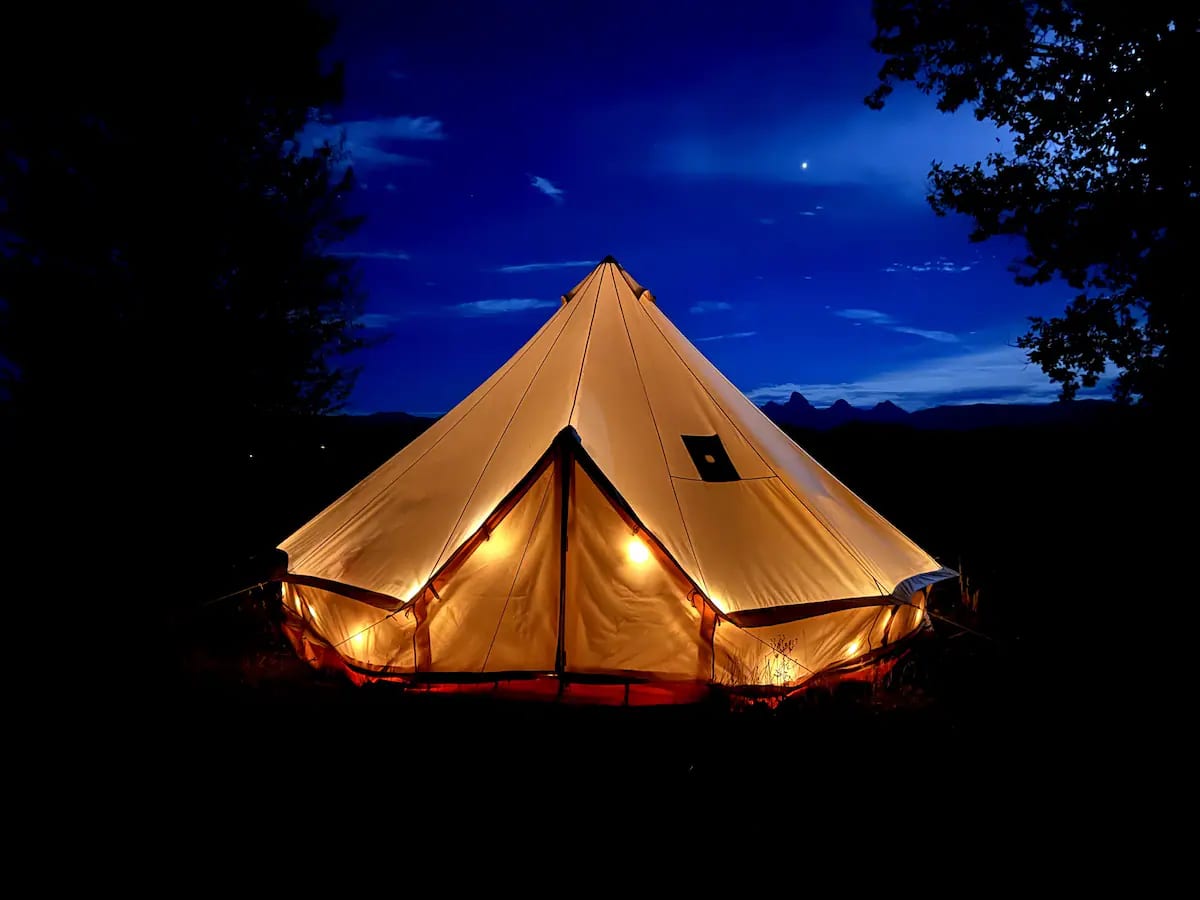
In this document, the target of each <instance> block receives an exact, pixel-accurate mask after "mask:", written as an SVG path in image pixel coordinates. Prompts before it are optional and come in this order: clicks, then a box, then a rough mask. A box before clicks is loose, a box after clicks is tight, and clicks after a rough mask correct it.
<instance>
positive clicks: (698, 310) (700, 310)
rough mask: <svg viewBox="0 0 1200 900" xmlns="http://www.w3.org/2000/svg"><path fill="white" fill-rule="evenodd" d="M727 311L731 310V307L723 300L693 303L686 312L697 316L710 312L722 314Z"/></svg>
mask: <svg viewBox="0 0 1200 900" xmlns="http://www.w3.org/2000/svg"><path fill="white" fill-rule="evenodd" d="M727 309H733V305H732V304H729V303H726V302H725V301H724V300H701V301H700V302H699V303H693V304H692V305H691V307H690V308H689V309H688V312H690V313H693V314H694V315H697V316H699V315H703V314H704V313H710V312H724V311H725V310H727Z"/></svg>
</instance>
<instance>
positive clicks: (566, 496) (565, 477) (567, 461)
mask: <svg viewBox="0 0 1200 900" xmlns="http://www.w3.org/2000/svg"><path fill="white" fill-rule="evenodd" d="M558 467H559V472H558V479H559V480H558V484H559V493H560V494H561V495H562V496H561V497H560V502H559V544H558V548H559V552H558V646H557V648H556V649H555V652H554V672H555V674H556V675H558V678H559V681H558V693H559V696H560V697H561V696H562V693H563V687H564V677H565V675H566V670H567V648H566V641H565V634H566V622H565V620H566V611H567V514H568V512H569V511H570V506H571V453H570V448H569V446H568V444H567V441H566V440H565V439H564V437H563V435H559V438H558Z"/></svg>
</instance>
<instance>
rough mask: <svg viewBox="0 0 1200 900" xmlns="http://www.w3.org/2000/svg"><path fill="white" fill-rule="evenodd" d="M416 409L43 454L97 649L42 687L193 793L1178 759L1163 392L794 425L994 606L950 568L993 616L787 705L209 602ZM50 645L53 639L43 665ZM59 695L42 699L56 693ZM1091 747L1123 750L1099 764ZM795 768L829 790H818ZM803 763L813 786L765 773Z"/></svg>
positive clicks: (1025, 785) (1030, 774)
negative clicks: (592, 701)
mask: <svg viewBox="0 0 1200 900" xmlns="http://www.w3.org/2000/svg"><path fill="white" fill-rule="evenodd" d="M419 428H420V424H419V423H411V422H404V421H370V420H362V419H327V420H319V421H313V422H303V423H296V422H291V423H283V422H277V423H270V424H268V425H260V426H257V427H249V426H241V427H239V428H236V429H232V430H230V429H229V428H228V427H226V428H223V429H221V430H220V431H219V432H217V431H215V430H206V429H204V428H201V427H198V426H196V425H194V424H192V425H189V427H188V428H186V429H183V428H178V429H176V428H167V427H163V428H155V429H154V430H152V431H138V432H134V431H132V430H131V431H122V430H120V429H115V428H107V429H106V428H105V427H103V426H96V427H95V428H94V429H93V430H91V431H89V432H88V433H87V434H86V440H84V439H83V437H79V436H77V438H76V440H75V442H74V443H71V444H55V450H54V452H52V453H48V454H46V455H45V456H43V457H40V458H38V459H36V460H32V461H31V460H29V459H26V460H24V463H25V464H27V465H29V466H32V467H33V468H34V469H35V470H41V471H42V472H43V473H45V472H46V470H51V471H52V472H54V473H57V475H58V477H59V479H60V486H61V485H63V484H65V485H67V486H68V487H70V488H71V490H70V491H68V492H66V493H64V494H63V495H61V497H56V500H58V501H59V502H56V503H51V504H47V503H45V502H44V501H43V502H37V501H38V499H39V498H43V497H44V496H47V495H45V494H44V493H43V491H42V489H41V485H42V482H40V481H39V480H37V479H33V478H30V479H26V480H24V481H23V482H22V483H21V484H17V485H15V486H16V487H17V488H18V490H17V494H18V496H19V497H20V498H21V499H26V500H33V501H34V502H32V503H30V505H29V506H28V507H26V508H25V509H24V510H23V511H22V512H21V513H20V514H18V515H17V516H15V517H14V518H15V519H16V520H17V521H20V522H21V523H22V525H23V531H22V535H23V536H24V537H26V538H32V539H33V541H32V542H31V543H32V544H36V545H38V546H40V548H41V553H42V554H45V553H46V552H47V550H49V551H50V552H51V556H52V563H50V564H48V565H49V566H50V567H49V569H42V570H40V571H49V572H50V573H52V574H53V575H54V577H55V579H57V580H56V581H55V582H54V583H56V584H57V585H59V586H60V588H61V589H60V590H59V591H58V592H57V593H54V592H52V594H53V596H51V597H50V598H48V601H49V602H53V603H54V607H53V608H54V609H56V610H59V611H61V613H62V615H64V616H68V617H70V618H69V619H68V620H69V621H72V622H74V623H76V627H75V629H74V631H75V634H74V639H75V641H76V642H78V643H79V652H80V654H81V657H80V658H82V659H84V660H86V663H85V664H84V665H82V666H72V667H67V668H65V669H62V668H58V669H54V671H53V672H51V673H49V674H47V675H46V677H45V678H42V679H41V680H40V681H39V689H40V690H42V691H47V690H51V689H58V690H65V691H66V692H67V693H68V694H69V695H70V696H72V698H73V699H74V700H75V701H77V703H78V707H79V711H78V719H77V720H74V722H73V725H72V727H84V724H85V723H93V724H94V725H95V727H96V729H97V730H96V731H95V732H93V735H94V734H100V735H104V736H105V737H104V738H103V739H102V741H101V746H102V748H104V749H105V751H106V752H111V753H113V754H114V755H119V756H120V757H121V759H122V760H123V765H122V766H121V767H119V770H121V771H124V769H125V768H126V767H131V769H132V772H133V774H129V775H127V776H123V777H130V778H133V779H135V780H136V779H137V777H138V776H137V774H136V773H137V772H138V771H142V769H143V768H144V770H145V771H152V772H160V771H161V772H180V771H186V772H188V773H189V774H188V776H187V778H186V779H184V781H182V782H180V781H178V780H177V779H176V778H174V777H173V776H164V777H167V778H168V780H167V781H166V782H165V783H164V789H165V790H167V795H168V796H172V793H171V792H172V791H177V790H180V789H183V790H184V791H185V793H187V795H188V796H189V797H191V798H192V800H193V801H195V800H196V799H197V798H201V797H203V796H205V795H206V793H207V792H208V791H212V790H216V791H218V792H221V794H222V796H231V795H237V794H238V792H239V791H251V792H253V791H260V790H266V789H267V788H265V787H264V785H266V784H274V785H278V784H280V783H289V782H288V780H289V779H292V780H293V781H292V782H290V783H293V784H311V785H314V790H317V792H318V793H321V792H323V791H327V790H332V789H334V788H330V787H329V785H328V784H326V779H327V778H328V777H329V773H330V772H336V773H338V774H337V777H336V779H335V780H336V781H337V786H336V790H339V791H340V790H342V789H343V788H342V785H343V784H349V785H353V784H357V783H359V782H362V781H364V780H365V782H366V783H370V782H371V780H372V779H377V778H386V779H395V780H396V790H399V791H402V792H413V791H416V792H419V791H420V790H422V789H423V786H428V784H430V783H432V781H430V780H431V779H432V780H434V781H436V780H437V779H436V778H435V776H439V775H448V776H451V781H452V783H453V784H455V785H457V786H463V785H477V786H480V787H489V788H499V789H502V790H504V789H514V790H515V789H518V788H521V786H524V787H525V788H532V789H536V790H544V791H546V792H549V793H551V794H555V795H557V794H558V793H560V792H568V793H569V792H571V791H578V790H591V789H593V788H596V787H602V786H604V785H618V784H620V785H625V784H630V783H634V782H641V781H643V780H649V781H651V782H653V783H655V784H658V785H660V786H661V785H682V786H684V788H685V790H691V788H689V787H688V786H689V785H691V786H693V787H694V786H697V785H700V786H703V790H705V791H711V790H717V787H716V786H718V785H725V786H728V785H734V784H736V785H743V786H745V788H746V790H749V791H752V794H753V796H755V797H758V798H759V799H758V800H757V801H755V802H756V803H759V804H760V805H762V804H766V806H768V807H771V806H773V805H777V804H783V805H784V806H787V807H789V808H791V807H793V806H795V805H796V804H798V803H800V802H801V801H802V800H803V798H804V797H805V796H808V797H809V798H810V799H814V800H815V798H816V796H817V795H819V794H827V793H829V792H836V791H838V790H842V787H839V785H841V786H843V787H844V786H846V785H850V786H851V787H849V788H848V789H850V790H852V791H853V792H854V793H855V796H856V797H857V798H858V799H859V800H862V801H863V802H871V800H872V799H878V800H879V801H880V802H883V801H884V800H887V801H888V802H893V801H895V799H896V798H904V797H909V796H914V797H921V796H925V797H928V796H930V794H931V792H935V793H936V794H937V795H938V796H940V797H942V798H944V799H961V800H962V802H967V798H970V797H974V798H986V799H981V800H980V802H986V803H992V804H999V805H1001V806H1005V805H1007V804H1011V803H1014V802H1017V801H1016V799H1014V798H1021V802H1026V803H1027V802H1030V800H1031V798H1038V799H1040V800H1043V801H1047V802H1050V801H1053V800H1054V798H1060V799H1062V798H1066V797H1067V796H1068V795H1069V796H1070V798H1071V799H1070V802H1071V803H1072V804H1075V805H1076V807H1077V806H1078V804H1080V803H1084V804H1089V803H1100V802H1102V801H1103V802H1107V801H1104V798H1108V799H1109V801H1111V800H1112V799H1113V798H1114V797H1115V796H1116V793H1120V794H1121V796H1122V797H1124V796H1125V793H1124V792H1125V790H1126V788H1125V787H1124V786H1121V787H1118V785H1124V784H1125V780H1124V779H1123V778H1114V777H1112V776H1113V773H1114V772H1116V773H1124V774H1126V775H1127V774H1129V773H1131V772H1136V773H1139V774H1138V778H1140V779H1143V780H1151V779H1153V778H1154V777H1155V773H1156V763H1155V760H1156V759H1159V758H1160V757H1161V758H1162V759H1165V758H1166V756H1167V755H1170V754H1173V753H1175V752H1177V751H1178V750H1179V744H1178V743H1177V741H1176V739H1175V738H1174V737H1173V734H1174V731H1175V729H1176V727H1177V723H1178V722H1179V712H1178V711H1179V709H1180V708H1181V707H1180V706H1179V705H1178V701H1177V698H1176V695H1177V693H1178V692H1180V691H1181V690H1186V688H1184V687H1183V685H1184V682H1183V681H1182V676H1183V674H1184V670H1185V668H1186V666H1185V659H1186V654H1187V653H1188V652H1189V651H1190V647H1189V646H1188V643H1189V642H1188V631H1189V630H1190V628H1189V626H1190V624H1191V623H1190V608H1189V607H1190V601H1189V598H1188V597H1187V592H1180V591H1179V590H1178V589H1175V590H1172V588H1171V585H1172V584H1173V583H1175V582H1176V579H1179V578H1181V577H1182V576H1180V575H1179V570H1180V565H1179V564H1180V562H1181V561H1183V560H1185V559H1186V558H1187V557H1182V558H1181V557H1180V556H1179V555H1178V549H1179V548H1180V547H1181V545H1182V542H1181V540H1180V538H1181V537H1182V535H1183V534H1185V533H1186V534H1190V533H1191V529H1190V526H1189V525H1187V521H1188V517H1187V516H1186V515H1185V514H1184V513H1183V510H1184V508H1185V507H1186V504H1187V503H1188V499H1187V496H1186V494H1185V491H1184V484H1185V482H1182V481H1180V480H1179V479H1178V477H1177V474H1176V473H1178V472H1180V471H1182V469H1181V468H1180V467H1179V460H1180V459H1181V458H1182V455H1184V454H1185V452H1186V444H1184V443H1183V442H1181V441H1180V440H1178V439H1177V436H1176V433H1175V432H1174V431H1172V430H1171V429H1168V428H1166V427H1164V426H1162V425H1159V424H1156V423H1155V422H1154V421H1152V420H1150V419H1148V418H1147V417H1145V416H1141V415H1136V414H1134V413H1129V414H1114V415H1113V416H1112V417H1110V418H1107V419H1105V420H1104V421H1100V422H1096V423H1091V424H1088V425H1086V426H1078V425H1073V426H1070V427H1065V426H1061V427H1048V426H1038V427H1031V428H1002V429H989V430H979V431H971V432H953V433H952V432H928V431H913V430H910V429H906V428H904V427H890V426H874V425H872V426H861V427H859V426H846V427H843V428H840V429H836V430H834V431H830V432H824V433H800V434H797V435H796V437H797V439H798V440H799V441H800V443H801V445H802V446H804V447H806V449H808V450H809V452H810V453H812V455H813V456H814V457H816V458H817V459H818V460H819V461H820V462H821V463H822V464H824V465H826V466H827V467H828V468H830V469H831V470H832V471H833V472H834V473H835V474H836V475H838V476H839V477H840V478H841V479H842V480H843V481H845V482H846V483H847V484H848V485H849V486H850V487H851V488H852V489H853V490H855V492H856V493H858V494H859V495H860V496H862V497H863V498H864V499H866V500H867V501H868V502H869V503H871V504H872V505H873V506H875V507H876V508H877V509H878V510H879V511H880V512H881V513H882V514H883V515H884V516H885V517H887V518H888V519H890V520H891V521H892V522H894V523H895V524H896V525H897V526H898V527H900V528H901V530H903V531H904V532H905V533H907V534H908V535H910V536H911V537H912V538H913V539H915V540H916V541H917V542H918V543H919V544H920V545H921V546H923V547H924V548H925V549H927V550H928V551H930V552H931V553H932V554H933V555H934V556H935V557H936V558H938V559H939V560H941V561H943V562H944V563H946V564H948V565H951V566H954V567H956V568H957V567H960V566H961V568H962V570H963V571H964V572H965V573H966V576H967V578H968V580H969V586H970V588H971V590H973V591H974V590H978V592H979V594H978V598H979V610H978V613H972V612H970V611H968V610H966V609H965V608H964V607H963V606H962V604H961V602H960V599H959V596H958V592H957V585H954V584H951V585H949V586H947V587H946V588H945V589H944V590H943V591H942V592H941V594H940V596H935V600H936V604H937V605H936V606H935V609H936V611H938V612H940V613H942V614H943V615H945V616H948V617H951V618H954V619H956V620H958V621H961V622H963V623H964V624H967V625H969V626H970V627H971V628H973V629H976V630H978V631H981V632H983V633H985V634H987V635H989V636H990V637H991V640H984V639H981V638H978V637H975V636H972V635H970V634H966V633H963V632H961V631H958V630H957V629H955V628H954V627H951V626H949V625H946V624H945V623H942V622H935V624H934V628H933V629H932V632H931V633H930V634H928V635H926V636H925V637H923V638H922V639H920V640H918V641H916V642H915V643H914V644H913V646H912V649H911V652H910V654H909V655H908V656H907V657H906V658H905V660H904V662H903V663H902V664H901V665H900V666H898V667H897V669H896V670H895V671H894V672H893V673H892V675H890V676H889V677H888V678H886V679H884V680H883V682H881V684H879V685H878V686H876V687H875V688H874V689H871V688H869V687H865V686H862V685H857V686H848V687H845V688H843V689H840V690H838V691H835V692H832V693H830V692H826V691H818V692H814V693H813V694H811V695H808V696H805V697H803V698H801V699H798V700H795V701H791V702H786V703H784V704H783V705H781V706H780V707H779V708H777V709H769V708H766V707H763V706H750V707H740V708H737V709H731V708H730V705H729V704H728V702H726V701H724V700H721V699H720V698H716V699H714V700H713V701H711V702H708V703H703V704H699V705H696V706H692V707H684V708H658V709H619V708H617V709H612V708H588V707H571V706H560V705H542V704H537V705H527V704H521V703H516V702H505V701H495V700H492V699H490V698H480V697H469V696H460V697H455V696H449V697H448V696H424V695H413V694H411V693H405V692H403V691H401V690H397V689H395V688H394V686H391V685H372V686H367V687H364V688H354V687H352V686H350V685H349V684H348V683H345V682H344V681H343V680H341V679H340V678H337V677H332V676H328V675H323V674H320V673H316V672H313V671H311V670H309V669H308V668H307V667H305V666H304V665H302V664H301V663H300V662H299V661H298V660H297V659H296V658H295V657H294V656H293V655H292V654H291V652H290V650H288V648H287V645H286V643H285V642H284V641H283V640H282V639H281V638H280V636H279V635H278V633H277V631H275V630H274V626H273V624H272V622H273V609H274V607H273V604H272V601H271V599H270V595H269V592H266V591H258V592H253V593H251V594H249V595H246V596H243V597H241V598H235V599H232V600H227V601H222V602H217V603H208V601H211V600H212V599H214V598H216V597H219V596H220V595H222V594H224V593H226V592H227V591H231V590H234V589H237V588H240V587H242V586H244V585H245V584H248V583H252V582H253V581H254V580H255V578H256V569H255V561H254V560H253V559H251V557H253V556H254V555H255V554H258V553H262V552H264V551H266V550H269V549H270V548H271V547H273V546H274V545H275V544H276V543H278V541H279V540H280V539H282V538H283V537H285V536H286V535H287V534H289V533H290V532H291V531H292V530H293V529H294V528H295V527H297V526H298V525H300V524H302V523H303V522H304V521H305V520H307V518H309V517H311V516H312V515H313V514H315V513H316V512H317V511H319V509H320V508H321V507H322V506H324V505H325V504H326V503H328V502H329V501H331V500H332V499H333V498H334V497H336V496H337V495H338V494H339V493H340V492H341V491H342V490H344V489H345V488H347V487H349V486H350V485H352V484H353V483H354V482H355V481H356V480H358V479H359V478H361V477H362V476H363V475H364V474H366V473H367V472H368V471H370V470H371V469H372V468H374V467H375V466H376V465H378V464H379V463H380V462H382V461H383V460H384V459H385V458H387V456H389V455H390V454H391V453H392V452H394V451H395V450H396V449H398V448H399V447H400V446H402V445H403V443H405V442H406V441H407V440H409V439H411V437H412V436H413V435H414V434H415V433H417V431H418V430H419ZM322 445H324V449H322ZM29 446H41V447H45V446H46V443H45V442H44V441H43V443H41V444H36V443H34V444H30V445H29ZM88 446H90V447H91V448H92V451H91V452H84V451H86V450H87V448H88ZM75 448H78V449H79V452H78V453H76V452H74V450H75ZM251 454H253V458H251ZM72 467H73V468H72ZM68 501H70V502H68ZM17 508H18V509H20V507H17ZM63 522H67V523H69V524H70V525H71V529H64V528H63V527H62V525H63ZM46 535H55V536H56V538H57V539H56V540H55V541H45V540H44V537H45V536H46ZM17 546H18V547H20V546H21V544H20V543H18V545H17ZM35 551H36V547H30V549H29V552H31V553H33V552H35ZM17 558H20V557H19V556H18V557H17ZM35 558H36V557H35ZM54 560H56V561H57V568H55V566H54V564H53V561H54ZM76 570H77V571H76ZM97 572H102V573H104V575H103V576H102V577H100V578H97V576H96V573H97ZM68 576H69V577H68ZM44 583H46V582H43V584H44ZM67 586H69V589H67ZM41 596H46V593H45V591H44V590H43V592H42V594H41ZM206 604H207V605H206ZM1177 607H1178V609H1177ZM35 615H37V614H36V613H35ZM110 620H112V621H110ZM60 652H61V651H60ZM37 660H38V657H37V652H36V650H35V652H34V658H33V660H32V661H31V663H30V664H29V668H26V669H25V671H26V672H27V673H29V675H30V677H33V676H34V673H37V672H39V669H38V668H37ZM64 683H65V687H64V686H63V685H64ZM44 715H46V712H45V710H44V709H41V708H40V707H38V708H36V709H35V711H34V716H35V720H36V718H37V717H38V716H44ZM58 724H59V725H61V724H62V721H61V720H59V721H58ZM126 739H128V746H127V744H126ZM126 751H128V752H126ZM114 771H117V770H114ZM1097 771H1099V772H1107V773H1109V774H1108V776H1103V775H1102V776H1093V775H1090V774H1087V773H1093V772H1097ZM800 773H804V774H805V776H806V778H805V780H804V782H803V792H807V793H802V794H800V795H798V794H797V793H796V791H797V790H800V788H797V787H796V782H795V777H796V776H797V775H798V774H800ZM814 773H815V774H814ZM1097 778H1098V779H1099V780H1097ZM781 779H782V780H781ZM846 779H849V781H847V780H846ZM139 783H140V784H142V786H143V787H144V786H145V784H144V782H139ZM439 783H440V782H439ZM781 785H790V786H789V787H787V789H786V790H785V791H784V794H782V795H780V796H779V797H778V798H775V799H772V794H771V792H772V791H776V790H783V788H782V787H781ZM522 789H524V788H522ZM697 789H700V788H697ZM726 789H727V787H725V788H721V789H720V790H722V791H723V790H726ZM876 792H878V797H876ZM1115 792H1116V793H1115ZM1135 793H1136V790H1135ZM1063 802H1064V803H1065V802H1066V800H1065V799H1063Z"/></svg>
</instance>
